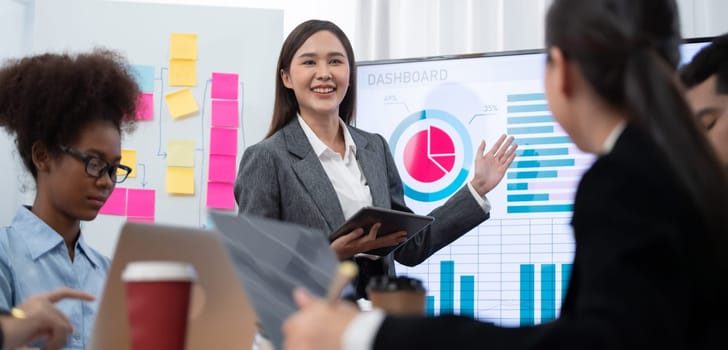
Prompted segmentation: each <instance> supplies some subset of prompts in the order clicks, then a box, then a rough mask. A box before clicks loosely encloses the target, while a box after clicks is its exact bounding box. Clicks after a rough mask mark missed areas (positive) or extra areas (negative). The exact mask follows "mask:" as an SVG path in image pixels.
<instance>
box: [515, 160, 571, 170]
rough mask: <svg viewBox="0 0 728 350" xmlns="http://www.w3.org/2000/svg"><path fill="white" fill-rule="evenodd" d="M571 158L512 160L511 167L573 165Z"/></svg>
mask: <svg viewBox="0 0 728 350" xmlns="http://www.w3.org/2000/svg"><path fill="white" fill-rule="evenodd" d="M574 164H575V162H574V160H573V159H546V160H521V161H517V162H513V163H512V164H511V166H510V167H511V168H541V167H549V166H551V167H563V166H574Z"/></svg>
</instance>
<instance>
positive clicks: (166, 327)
mask: <svg viewBox="0 0 728 350" xmlns="http://www.w3.org/2000/svg"><path fill="white" fill-rule="evenodd" d="M121 278H122V280H123V281H124V282H125V285H126V306H127V314H128V318H129V340H130V341H129V343H130V344H131V350H149V349H155V350H184V348H185V340H186V339H187V313H188V310H189V305H190V293H191V291H192V288H191V287H192V283H193V282H194V281H195V279H196V275H195V270H194V268H193V267H192V265H190V264H187V263H180V262H172V261H138V262H131V263H129V264H127V265H126V268H125V269H124V272H123V273H122V275H121Z"/></svg>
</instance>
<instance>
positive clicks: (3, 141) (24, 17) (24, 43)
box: [0, 0, 33, 226]
mask: <svg viewBox="0 0 728 350" xmlns="http://www.w3.org/2000/svg"><path fill="white" fill-rule="evenodd" d="M32 12H33V11H32V9H31V6H29V2H26V1H14V0H0V61H4V60H5V59H7V58H10V57H19V56H22V55H23V54H24V53H26V52H28V51H29V50H30V37H31V33H32V20H31V18H32ZM15 154H16V151H15V144H14V143H13V141H12V138H11V137H9V136H7V134H6V133H5V131H4V130H3V131H2V132H0V166H2V169H3V170H0V186H1V187H0V209H1V210H0V225H2V226H4V225H6V223H9V222H10V220H12V218H13V216H14V215H15V208H16V207H17V206H18V204H19V203H21V202H22V201H23V199H24V198H25V197H31V198H32V188H33V186H32V183H28V181H27V180H24V179H26V178H27V177H30V175H29V174H27V177H26V176H24V175H26V173H27V172H24V171H23V168H22V166H21V164H20V163H19V161H18V160H17V159H16V157H15ZM19 189H20V191H19ZM21 192H22V194H21ZM29 192H30V193H29ZM21 197H23V198H21ZM6 208H11V209H10V210H7V209H6Z"/></svg>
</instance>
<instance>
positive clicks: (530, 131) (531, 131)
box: [508, 125, 554, 135]
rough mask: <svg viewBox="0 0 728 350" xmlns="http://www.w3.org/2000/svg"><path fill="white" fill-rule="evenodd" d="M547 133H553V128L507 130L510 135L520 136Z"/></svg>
mask: <svg viewBox="0 0 728 350" xmlns="http://www.w3.org/2000/svg"><path fill="white" fill-rule="evenodd" d="M548 132H554V127H553V126H551V125H546V126H522V127H518V128H508V133H509V134H511V135H521V134H544V133H548Z"/></svg>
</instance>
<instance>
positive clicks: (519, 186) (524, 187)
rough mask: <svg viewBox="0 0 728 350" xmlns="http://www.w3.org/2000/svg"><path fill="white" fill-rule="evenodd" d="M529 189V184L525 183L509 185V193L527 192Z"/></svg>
mask: <svg viewBox="0 0 728 350" xmlns="http://www.w3.org/2000/svg"><path fill="white" fill-rule="evenodd" d="M527 189H528V184H527V183H525V182H521V183H515V184H508V190H509V191H518V190H527Z"/></svg>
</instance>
